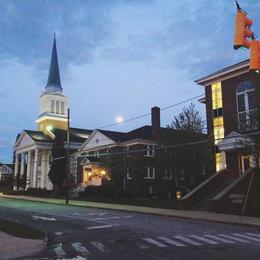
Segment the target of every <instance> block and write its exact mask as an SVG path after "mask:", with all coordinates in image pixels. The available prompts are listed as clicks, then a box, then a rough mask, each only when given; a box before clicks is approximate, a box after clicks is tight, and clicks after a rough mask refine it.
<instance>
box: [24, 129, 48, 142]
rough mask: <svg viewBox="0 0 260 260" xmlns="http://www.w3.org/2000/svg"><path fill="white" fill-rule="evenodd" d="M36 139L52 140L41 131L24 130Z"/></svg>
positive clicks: (41, 140) (42, 140) (38, 140)
mask: <svg viewBox="0 0 260 260" xmlns="http://www.w3.org/2000/svg"><path fill="white" fill-rule="evenodd" d="M24 132H26V133H27V134H28V135H29V136H30V137H31V138H32V139H33V140H34V141H37V142H48V143H49V142H52V139H51V138H50V137H49V136H47V135H45V134H44V133H43V132H41V131H32V130H24Z"/></svg>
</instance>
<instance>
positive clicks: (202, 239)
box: [190, 235, 219, 245]
mask: <svg viewBox="0 0 260 260" xmlns="http://www.w3.org/2000/svg"><path fill="white" fill-rule="evenodd" d="M190 237H192V238H195V239H197V240H200V241H203V242H205V243H208V244H210V245H218V244H219V243H218V242H216V241H213V240H211V239H208V238H205V237H200V236H196V235H191V236H190Z"/></svg>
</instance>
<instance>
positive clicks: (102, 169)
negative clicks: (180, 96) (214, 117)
mask: <svg viewBox="0 0 260 260" xmlns="http://www.w3.org/2000/svg"><path fill="white" fill-rule="evenodd" d="M151 121H152V122H151V125H145V126H143V127H140V128H137V129H135V130H132V131H130V132H127V133H123V132H115V131H107V130H94V131H93V132H92V133H91V135H90V136H89V138H88V139H87V140H86V141H85V142H84V143H83V145H82V146H81V148H80V150H79V155H78V160H77V161H78V166H79V167H78V180H82V182H81V190H83V189H84V188H85V187H87V186H90V185H101V184H102V183H104V181H105V182H107V183H108V182H109V181H110V180H111V179H112V180H111V181H112V182H113V183H114V185H115V190H119V191H120V190H121V191H123V192H128V193H131V194H132V195H136V196H146V195H158V196H167V197H172V196H175V193H176V191H177V190H181V191H183V192H185V193H186V192H187V191H188V190H189V189H190V188H191V186H192V185H194V183H196V182H198V181H199V179H201V178H203V175H204V176H205V175H206V170H207V168H206V167H205V165H206V164H207V163H208V161H207V159H208V158H206V156H205V157H203V156H202V154H203V152H202V151H203V149H204V151H205V149H207V147H206V146H207V140H206V138H207V136H206V135H204V134H198V133H192V132H188V131H184V130H175V129H169V128H164V127H161V125H160V109H159V108H158V107H153V108H152V111H151ZM198 140H205V143H204V144H203V143H202V144H201V146H200V148H202V149H201V150H200V151H201V153H200V154H199V153H196V152H195V151H194V150H193V149H192V147H189V146H188V145H187V147H185V148H182V147H179V148H177V147H175V145H177V144H184V143H187V144H188V143H189V142H194V141H198ZM184 149H185V151H184ZM197 149H198V147H197ZM184 153H185V155H184ZM207 154H208V153H207ZM204 155H205V154H204ZM178 156H179V157H182V158H185V160H183V163H181V162H180V159H179V158H178ZM188 157H189V162H190V164H189V163H188V162H187V158H188ZM206 161H207V162H206ZM80 166H81V167H80ZM188 166H189V167H188Z"/></svg>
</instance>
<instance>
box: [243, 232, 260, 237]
mask: <svg viewBox="0 0 260 260" xmlns="http://www.w3.org/2000/svg"><path fill="white" fill-rule="evenodd" d="M245 234H246V235H249V236H254V237H259V238H260V234H255V233H245Z"/></svg>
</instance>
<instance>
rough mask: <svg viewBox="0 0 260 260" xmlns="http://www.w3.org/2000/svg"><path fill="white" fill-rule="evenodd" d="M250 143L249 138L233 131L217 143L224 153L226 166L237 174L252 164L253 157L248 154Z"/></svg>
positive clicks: (251, 142) (251, 143)
mask: <svg viewBox="0 0 260 260" xmlns="http://www.w3.org/2000/svg"><path fill="white" fill-rule="evenodd" d="M252 145H253V141H252V139H251V138H249V137H247V136H244V135H242V134H240V133H238V132H235V131H233V132H231V133H230V134H229V135H227V136H226V137H225V138H224V139H223V140H222V141H221V142H219V143H218V144H217V146H218V148H219V150H220V151H221V152H222V153H223V152H224V153H225V159H226V167H227V168H228V169H230V170H234V172H236V175H237V176H239V175H241V174H243V173H244V172H246V171H247V170H248V169H249V168H251V167H253V166H254V158H253V156H252V155H250V154H249V150H250V149H249V148H250V147H251V146H252Z"/></svg>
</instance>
